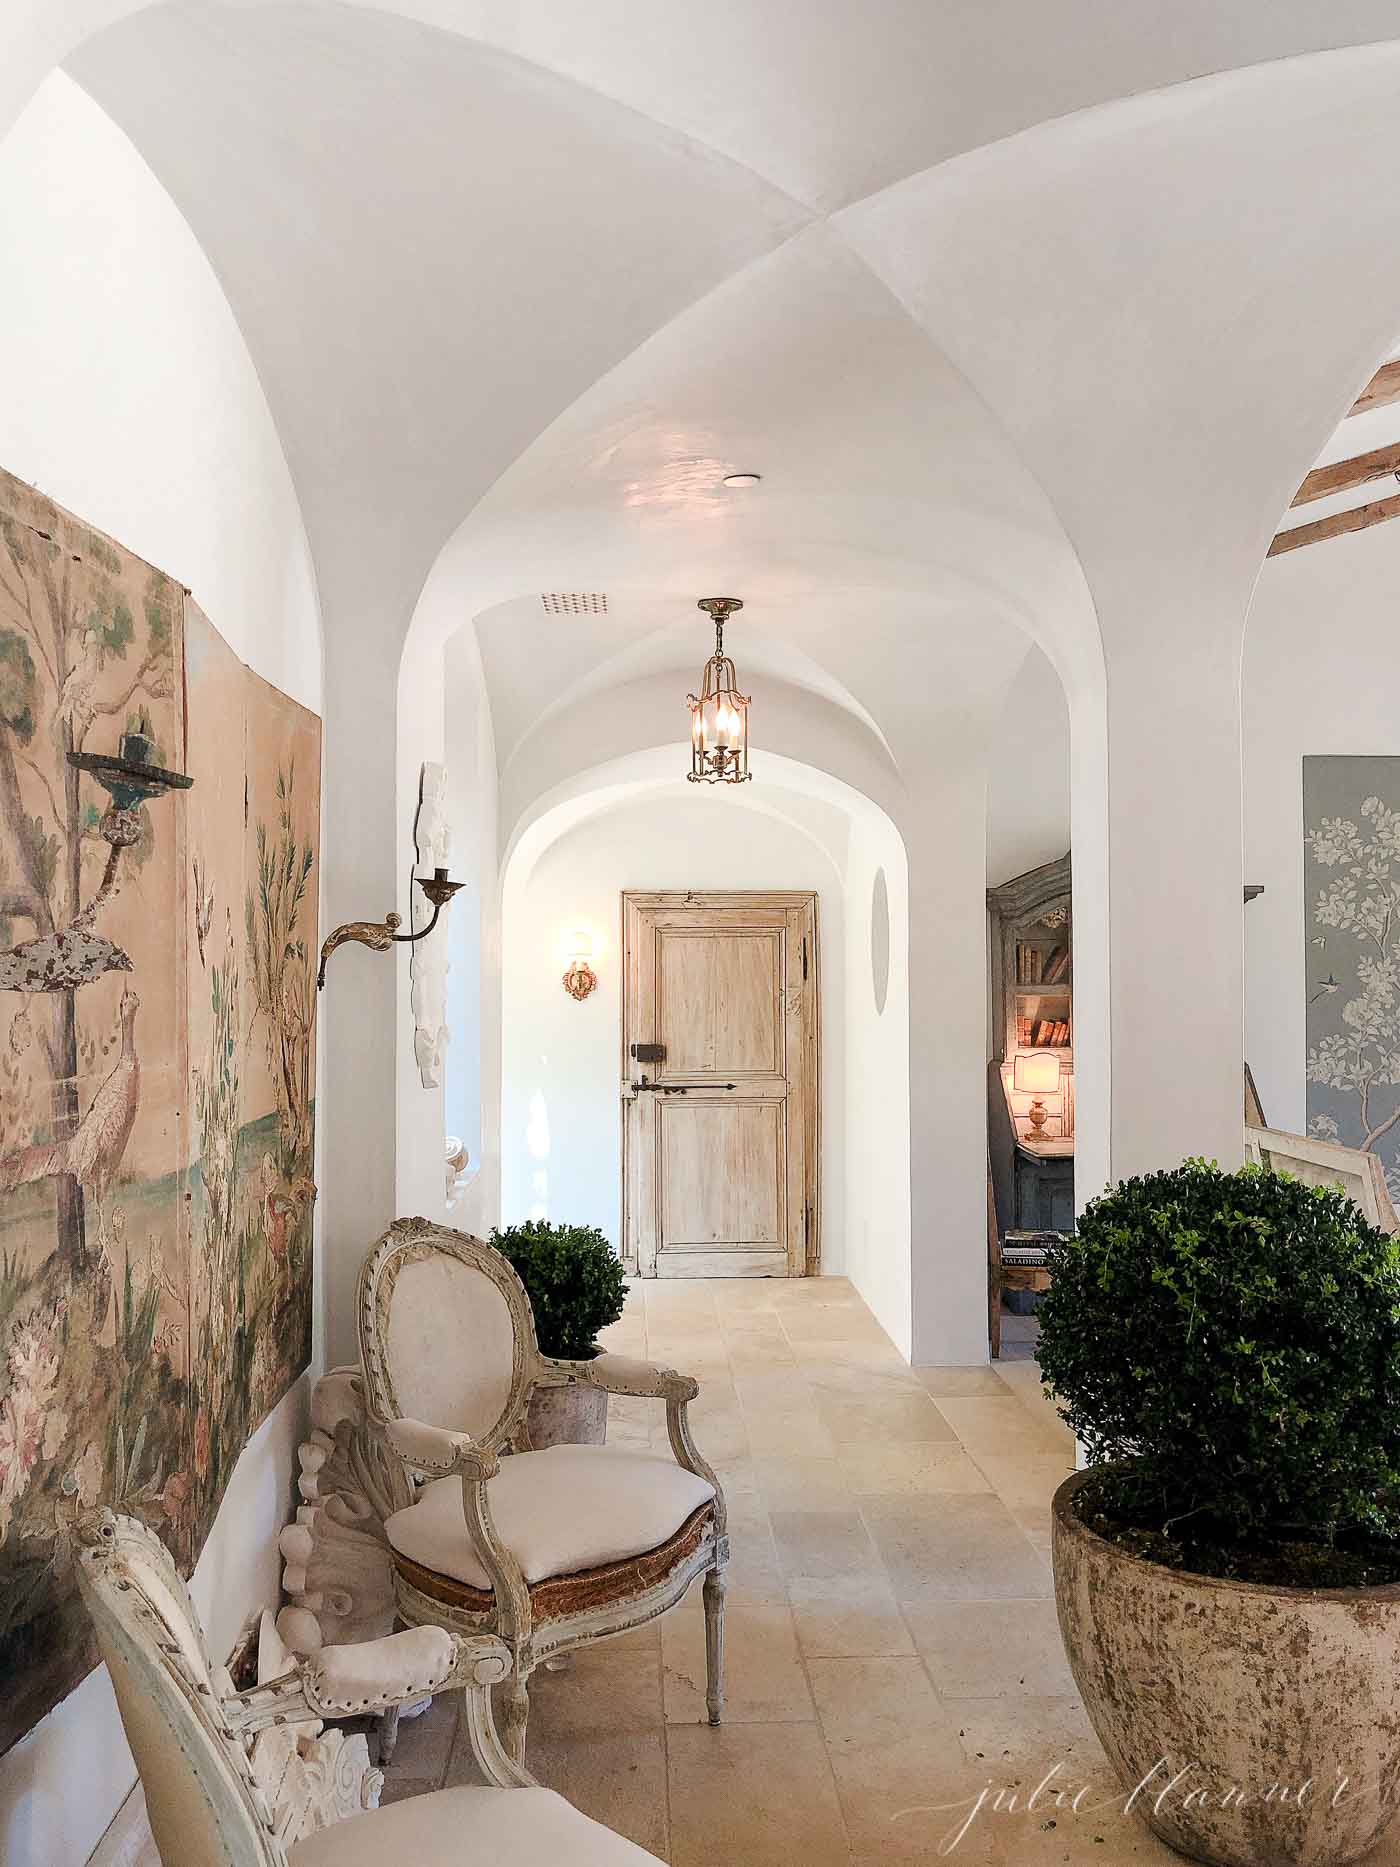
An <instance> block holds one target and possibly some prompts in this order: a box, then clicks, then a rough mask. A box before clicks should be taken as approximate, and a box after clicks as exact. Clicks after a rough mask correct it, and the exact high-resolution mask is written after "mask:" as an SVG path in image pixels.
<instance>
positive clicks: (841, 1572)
mask: <svg viewBox="0 0 1400 1867" xmlns="http://www.w3.org/2000/svg"><path fill="white" fill-rule="evenodd" d="M769 1516H770V1521H771V1523H772V1525H773V1540H774V1542H775V1543H776V1544H777V1546H778V1562H779V1564H780V1566H781V1568H782V1571H783V1574H784V1575H785V1576H786V1577H787V1579H788V1580H789V1582H791V1581H792V1580H793V1579H794V1578H795V1577H797V1576H802V1577H803V1578H804V1579H806V1580H808V1581H815V1582H839V1581H857V1580H859V1579H861V1578H862V1577H867V1576H868V1577H871V1578H875V1577H878V1576H879V1575H880V1574H881V1571H880V1566H879V1562H878V1559H877V1557H876V1555H875V1549H874V1546H873V1544H872V1543H871V1541H870V1536H869V1533H868V1532H867V1530H866V1527H865V1525H864V1523H863V1522H862V1521H861V1518H860V1514H859V1512H858V1511H857V1510H856V1508H855V1506H854V1504H852V1503H851V1502H850V1500H849V1499H848V1500H847V1502H846V1505H845V1507H844V1508H842V1509H837V1510H790V1509H787V1508H780V1509H777V1510H774V1511H771V1512H770V1513H769Z"/></svg>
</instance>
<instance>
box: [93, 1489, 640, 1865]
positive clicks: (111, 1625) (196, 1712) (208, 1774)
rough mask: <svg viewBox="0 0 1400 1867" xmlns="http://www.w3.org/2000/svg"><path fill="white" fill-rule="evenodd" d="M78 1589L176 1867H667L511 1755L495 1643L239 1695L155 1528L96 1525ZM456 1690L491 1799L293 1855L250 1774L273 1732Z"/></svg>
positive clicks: (105, 1517)
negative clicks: (501, 1731)
mask: <svg viewBox="0 0 1400 1867" xmlns="http://www.w3.org/2000/svg"><path fill="white" fill-rule="evenodd" d="M77 1576H78V1586H79V1588H80V1590H81V1592H82V1595H83V1599H84V1601H85V1602H86V1604H87V1607H88V1611H89V1613H90V1614H91V1616H92V1619H93V1624H94V1626H95V1628H96V1632H97V1641H98V1646H99V1648H100V1650H101V1653H102V1657H103V1659H104V1660H105V1661H106V1663H107V1669H108V1672H109V1673H110V1675H111V1679H112V1685H113V1687H114V1689H115V1692H116V1698H117V1706H118V1709H119V1710H120V1712H121V1718H122V1723H123V1725H124V1726H125V1729H126V1735H127V1739H128V1742H129V1743H130V1745H131V1750H132V1754H133V1756H134V1757H135V1759H136V1765H137V1768H138V1770H139V1771H140V1774H141V1781H142V1785H143V1787H144V1789H145V1792H146V1810H147V1814H148V1816H149V1819H150V1825H151V1833H152V1836H153V1837H154V1840H155V1844H156V1849H157V1852H158V1853H159V1855H160V1858H161V1861H162V1863H163V1867H382V1863H384V1862H388V1861H410V1860H411V1861H412V1862H413V1863H414V1867H546V1863H552V1862H557V1861H561V1860H568V1861H569V1862H570V1863H571V1867H659V1864H658V1862H657V1860H656V1857H655V1855H652V1854H648V1853H646V1852H645V1851H644V1850H643V1849H641V1848H639V1847H636V1846H635V1845H634V1844H633V1843H632V1842H630V1841H627V1840H624V1839H623V1838H622V1837H621V1836H620V1835H615V1834H613V1833H612V1831H611V1830H610V1829H607V1828H603V1827H601V1826H600V1825H599V1824H598V1823H596V1822H593V1821H590V1820H589V1819H588V1817H587V1816H585V1815H581V1814H580V1813H579V1812H578V1810H577V1809H574V1808H572V1807H571V1806H570V1804H569V1803H567V1802H565V1801H564V1799H563V1797H561V1796H558V1795H556V1794H555V1793H554V1791H553V1790H549V1789H542V1788H540V1787H539V1785H538V1784H537V1783H535V1781H534V1779H533V1778H532V1777H531V1776H529V1775H528V1774H527V1773H526V1772H525V1770H523V1769H522V1768H521V1767H520V1766H519V1765H518V1764H516V1763H514V1762H513V1761H512V1760H511V1759H510V1758H509V1757H508V1756H507V1755H506V1753H505V1751H504V1750H503V1749H502V1747H501V1744H500V1740H499V1738H498V1736H497V1734H496V1728H495V1725H494V1723H493V1720H492V1711H491V1686H492V1684H493V1683H495V1682H497V1681H499V1680H501V1679H503V1678H505V1677H506V1675H507V1673H508V1672H509V1669H510V1655H509V1653H508V1651H507V1650H506V1648H505V1646H504V1645H503V1644H502V1642H501V1641H499V1640H496V1639H494V1638H493V1637H491V1636H490V1635H473V1636H468V1637H466V1638H463V1637H461V1636H458V1635H454V1634H450V1633H448V1632H447V1631H446V1630H445V1629H442V1628H437V1627H417V1628H411V1629H408V1630H406V1631H405V1632H403V1633H398V1634H391V1635H389V1636H388V1637H387V1638H385V1639H382V1640H372V1641H365V1642H361V1643H359V1644H356V1645H351V1646H342V1647H328V1648H326V1649H325V1650H324V1652H322V1653H319V1654H317V1655H316V1656H315V1658H314V1659H309V1660H308V1659H295V1660H293V1661H292V1662H291V1665H290V1669H289V1671H288V1672H287V1673H286V1674H285V1675H284V1676H282V1677H280V1678H276V1679H272V1680H269V1681H268V1682H267V1683H266V1684H264V1685H259V1686H255V1687H253V1688H252V1689H250V1690H249V1691H246V1692H236V1691H235V1690H234V1689H233V1684H232V1681H231V1680H230V1679H229V1677H228V1674H227V1672H225V1671H224V1670H223V1669H222V1668H220V1667H216V1666H214V1665H213V1664H212V1663H211V1661H210V1658H209V1653H208V1650H207V1648H206V1646H205V1642H204V1635H203V1631H202V1629H201V1628H200V1625H199V1621H198V1618H197V1617H196V1615H195V1611H194V1607H193V1604H192V1603H191V1601H190V1598H189V1594H188V1592H187V1590H186V1588H185V1585H184V1583H183V1582H182V1581H181V1579H180V1577H179V1574H178V1572H177V1571H176V1568H175V1565H174V1563H173V1562H172V1561H171V1559H170V1555H169V1553H168V1551H167V1550H166V1549H165V1547H164V1545H163V1544H162V1543H161V1542H160V1540H159V1539H158V1538H157V1537H156V1536H155V1535H154V1534H153V1533H152V1532H151V1531H150V1530H148V1529H147V1528H146V1526H145V1525H144V1524H142V1523H139V1522H137V1521H136V1520H135V1519H134V1518H130V1517H117V1516H114V1515H113V1513H112V1512H111V1511H107V1510H104V1511H100V1512H97V1513H94V1514H93V1515H92V1516H90V1517H89V1518H87V1519H86V1520H84V1522H83V1523H82V1524H81V1525H80V1526H79V1549H78V1562H77ZM457 1687H460V1688H461V1689H462V1691H463V1692H464V1694H465V1701H464V1702H465V1707H466V1712H467V1729H468V1732H469V1734H470V1737H471V1742H472V1746H473V1750H474V1752H475V1755H476V1760H477V1763H478V1766H479V1768H480V1770H481V1772H482V1774H483V1775H484V1776H485V1778H486V1783H487V1785H489V1787H488V1786H483V1787H463V1788H460V1789H440V1790H437V1791H435V1792H433V1793H432V1794H429V1795H424V1796H417V1797H414V1798H412V1799H410V1800H408V1801H404V1802H396V1803H394V1804H392V1805H391V1806H390V1807H389V1808H386V1809H375V1810H371V1811H369V1812H367V1813H364V1814H361V1815H357V1816H355V1817H353V1818H352V1819H350V1820H348V1821H344V1822H339V1823H336V1824H335V1825H334V1826H332V1827H328V1828H322V1829H320V1830H318V1832H316V1833H315V1834H312V1835H308V1836H306V1837H305V1838H304V1839H302V1840H299V1841H296V1842H294V1843H293V1844H292V1845H291V1846H290V1847H284V1846H283V1843H282V1840H281V1837H280V1834H279V1832H278V1828H277V1825H276V1822H275V1820H274V1817H273V1814H272V1811H271V1809H270V1808H269V1806H268V1803H267V1801H266V1800H265V1798H264V1795H263V1792H262V1790H261V1788H260V1787H259V1785H258V1782H257V1780H256V1778H255V1776H254V1774H253V1769H252V1765H251V1762H250V1754H249V1753H250V1748H251V1745H252V1742H253V1740H254V1738H255V1737H256V1736H257V1734H258V1732H259V1731H262V1730H265V1729H267V1728H268V1727H269V1726H272V1725H276V1724H278V1723H282V1722H298V1721H301V1720H305V1719H308V1718H344V1717H348V1716H352V1715H354V1714H357V1713H364V1712H367V1711H373V1710H377V1709H380V1708H383V1707H386V1706H389V1705H396V1704H402V1703H405V1702H406V1701H408V1700H410V1699H414V1698H419V1697H421V1696H422V1695H423V1693H424V1692H441V1691H447V1690H450V1689H453V1688H457ZM507 1792H510V1793H507Z"/></svg>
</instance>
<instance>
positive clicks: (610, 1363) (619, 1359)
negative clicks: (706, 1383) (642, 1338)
mask: <svg viewBox="0 0 1400 1867" xmlns="http://www.w3.org/2000/svg"><path fill="white" fill-rule="evenodd" d="M541 1359H542V1360H543V1361H544V1365H545V1368H546V1369H547V1370H548V1371H549V1372H550V1373H551V1374H554V1373H559V1374H567V1375H568V1376H569V1377H570V1378H571V1379H572V1380H575V1381H584V1382H586V1383H587V1384H588V1386H590V1387H602V1388H606V1390H607V1391H608V1393H610V1394H632V1395H635V1396H636V1397H637V1398H639V1399H643V1400H694V1398H695V1396H696V1395H697V1394H698V1393H699V1392H700V1384H699V1382H698V1381H696V1380H695V1379H694V1378H693V1377H692V1376H691V1375H688V1374H677V1373H676V1371H675V1369H674V1368H662V1367H658V1366H657V1365H656V1363H655V1362H650V1361H639V1360H638V1359H637V1358H636V1357H635V1356H632V1355H606V1354H605V1355H595V1356H594V1358H593V1360H592V1361H551V1360H550V1359H549V1358H548V1357H547V1356H543V1357H541Z"/></svg>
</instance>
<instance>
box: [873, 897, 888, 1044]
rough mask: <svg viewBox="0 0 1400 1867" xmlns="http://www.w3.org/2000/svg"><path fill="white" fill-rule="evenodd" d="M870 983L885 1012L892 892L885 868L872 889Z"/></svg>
mask: <svg viewBox="0 0 1400 1867" xmlns="http://www.w3.org/2000/svg"><path fill="white" fill-rule="evenodd" d="M870 983H871V985H872V986H873V987H874V991H875V1009H876V1011H877V1012H879V1013H883V1012H884V1009H885V995H886V993H887V992H888V991H889V989H890V894H889V889H888V888H887V887H886V886H885V871H884V870H883V869H876V871H875V884H874V887H873V888H872V889H871V891H870Z"/></svg>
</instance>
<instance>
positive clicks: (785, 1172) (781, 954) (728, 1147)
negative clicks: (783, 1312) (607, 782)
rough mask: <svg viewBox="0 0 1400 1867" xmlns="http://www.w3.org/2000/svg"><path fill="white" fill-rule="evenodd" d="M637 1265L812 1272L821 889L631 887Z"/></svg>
mask: <svg viewBox="0 0 1400 1867" xmlns="http://www.w3.org/2000/svg"><path fill="white" fill-rule="evenodd" d="M622 951H623V972H624V987H623V1013H622V1067H623V1122H622V1135H623V1143H622V1153H623V1166H622V1184H623V1195H622V1207H623V1259H624V1262H626V1263H627V1264H628V1265H629V1267H631V1268H634V1269H635V1270H636V1271H637V1272H639V1274H640V1275H641V1276H643V1277H801V1276H805V1275H807V1274H809V1273H812V1272H815V1271H816V1270H817V1268H818V1266H819V1262H820V1241H819V1238H818V1230H817V1172H818V1152H817V1150H818V1128H819V1110H818V1105H817V1084H818V1080H819V1078H818V1067H817V1066H818V1056H817V1047H818V1033H819V996H818V978H817V898H816V896H815V895H813V894H810V893H807V892H805V891H804V892H796V891H793V892H786V893H784V892H771V893H770V892H762V893H749V892H731V893H687V894H680V893H656V894H643V893H634V894H625V895H624V896H623V898H622Z"/></svg>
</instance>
